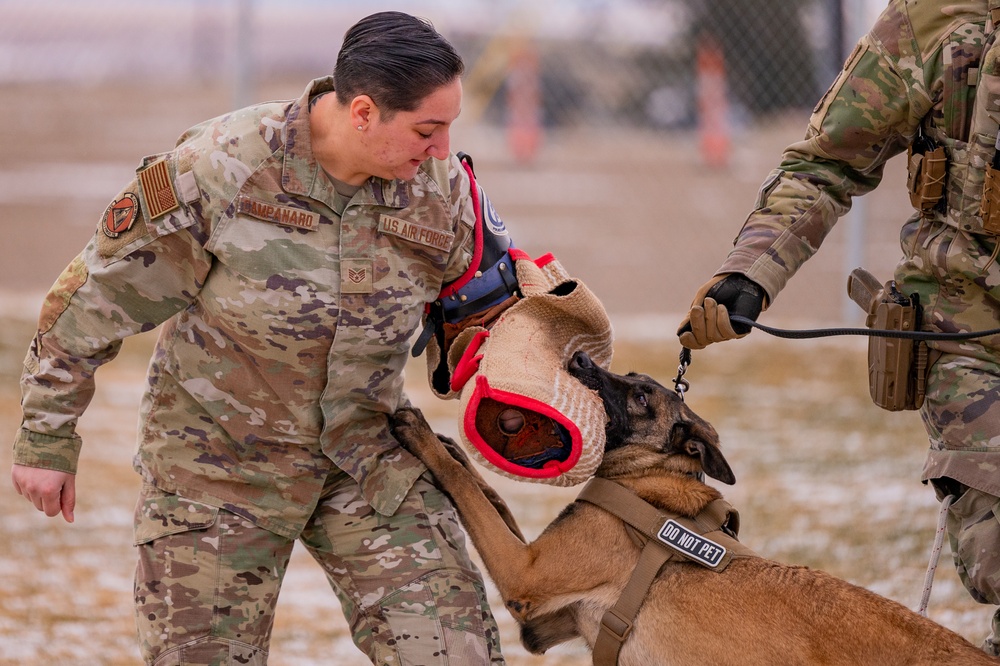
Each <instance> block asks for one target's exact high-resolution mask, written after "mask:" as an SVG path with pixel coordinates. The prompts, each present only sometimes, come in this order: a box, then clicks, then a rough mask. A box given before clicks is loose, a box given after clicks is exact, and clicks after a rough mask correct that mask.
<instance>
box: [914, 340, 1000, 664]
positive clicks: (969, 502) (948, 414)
mask: <svg viewBox="0 0 1000 666" xmlns="http://www.w3.org/2000/svg"><path fill="white" fill-rule="evenodd" d="M992 370H993V367H992V364H991V363H988V362H985V361H982V360H977V359H971V358H967V357H958V356H955V355H952V354H945V355H944V356H942V357H941V359H940V360H939V361H938V362H937V363H935V365H934V367H933V368H932V372H931V383H930V386H931V387H932V388H933V390H932V391H931V392H930V393H929V394H928V402H927V404H925V405H924V409H923V416H924V420H925V423H924V424H925V426H926V428H927V432H928V434H929V435H930V440H931V450H930V452H929V454H928V461H927V465H926V467H925V476H926V477H928V478H931V479H932V480H933V483H934V487H935V491H936V493H937V495H938V499H939V500H940V499H943V498H944V497H945V496H946V495H952V496H953V497H954V501H953V503H952V504H951V506H950V507H949V509H948V520H947V530H948V539H949V542H950V545H951V551H952V557H953V561H954V564H955V569H956V571H957V573H958V576H959V578H960V579H961V581H962V584H963V585H965V588H966V589H967V590H968V592H969V594H970V595H971V596H972V598H973V599H975V600H976V601H978V602H980V603H983V604H990V605H993V606H998V605H1000V497H998V496H997V495H996V494H994V493H996V492H997V490H996V483H997V481H996V480H995V479H996V476H997V469H998V465H1000V453H998V452H997V449H996V447H995V442H997V441H1000V437H998V436H997V435H1000V378H998V377H997V376H996V375H994V374H993V372H992ZM984 470H992V471H988V472H987V473H985V474H983V473H982V472H983V471H984ZM955 477H958V478H957V479H956V478H955ZM977 486H979V487H977ZM991 628H992V633H991V635H990V636H989V637H988V638H987V639H986V641H985V643H984V644H983V649H984V650H985V651H986V652H987V653H989V654H993V655H1000V616H998V615H997V614H996V612H995V613H994V615H993V618H992V624H991Z"/></svg>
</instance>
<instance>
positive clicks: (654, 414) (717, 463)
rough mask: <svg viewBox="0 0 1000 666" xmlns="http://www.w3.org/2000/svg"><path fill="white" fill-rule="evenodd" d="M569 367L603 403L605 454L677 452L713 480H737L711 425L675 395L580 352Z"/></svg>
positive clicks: (648, 380) (570, 371) (638, 376)
mask: <svg viewBox="0 0 1000 666" xmlns="http://www.w3.org/2000/svg"><path fill="white" fill-rule="evenodd" d="M567 369H568V371H569V373H570V374H571V375H572V376H573V377H575V378H576V379H577V380H579V381H580V382H581V383H582V384H583V385H584V386H586V387H587V388H589V389H592V390H594V391H596V392H597V394H598V395H599V396H600V397H601V401H602V402H603V403H604V411H605V412H606V413H607V417H608V423H607V425H606V426H605V433H606V440H607V441H606V443H605V446H604V450H605V453H606V454H607V453H609V452H611V451H614V450H616V449H620V448H622V447H625V446H638V447H641V448H642V449H645V450H646V451H647V452H649V453H656V454H660V455H663V454H666V455H668V456H677V455H680V456H684V457H687V458H690V459H691V460H692V464H694V466H695V468H700V471H704V472H705V473H706V474H707V475H709V476H711V477H712V478H714V479H718V480H719V481H722V482H723V483H728V484H732V483H735V482H736V477H735V476H734V475H733V471H732V469H731V468H730V467H729V463H728V462H726V459H725V458H724V457H723V455H722V452H721V451H720V450H719V448H718V442H719V436H718V434H717V433H716V432H715V429H714V428H713V427H712V426H711V425H710V424H709V423H707V422H706V421H704V420H703V419H702V418H701V417H699V416H698V415H697V414H695V413H694V412H693V411H692V410H691V409H690V408H689V407H688V406H687V405H685V404H684V402H683V401H682V400H681V399H680V397H679V396H678V395H677V394H676V393H674V392H673V391H671V390H669V389H667V388H665V387H664V386H663V385H662V384H660V383H659V382H657V381H656V380H654V379H652V378H651V377H648V376H646V375H640V374H637V373H629V374H627V375H618V374H615V373H613V372H609V371H608V370H605V369H604V368H601V367H600V366H598V365H596V364H595V363H594V362H593V361H592V360H591V359H590V357H589V356H587V354H585V353H584V352H576V353H575V354H574V355H573V358H572V359H571V360H570V363H569V366H568V368H567ZM637 455H638V452H637ZM685 464H687V463H685Z"/></svg>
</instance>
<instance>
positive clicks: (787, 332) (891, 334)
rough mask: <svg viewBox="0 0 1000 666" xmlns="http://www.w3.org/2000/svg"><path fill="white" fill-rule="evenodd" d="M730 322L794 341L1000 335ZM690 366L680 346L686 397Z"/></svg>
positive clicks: (680, 391)
mask: <svg viewBox="0 0 1000 666" xmlns="http://www.w3.org/2000/svg"><path fill="white" fill-rule="evenodd" d="M729 321H731V322H734V323H737V324H743V325H744V326H750V327H752V328H756V329H759V330H761V331H764V332H765V333H767V334H768V335H773V336H774V337H776V338H786V339H791V340H805V339H809V338H830V337H834V336H839V335H862V336H866V337H869V338H899V339H902V340H923V341H927V340H937V341H939V342H944V341H962V340H975V339H976V338H986V337H989V336H992V335H1000V328H991V329H989V330H986V331H969V332H967V333H935V332H933V331H889V330H885V329H880V328H806V329H800V330H791V329H787V328H774V327H773V326H765V325H764V324H758V323H757V322H755V321H754V320H753V319H750V318H748V317H744V316H743V315H729ZM689 365H691V350H690V349H688V348H687V347H682V348H681V354H680V365H678V366H677V376H676V377H674V391H675V392H676V393H677V395H678V396H680V399H681V400H682V401H683V400H684V394H685V393H686V392H687V391H688V389H690V388H691V383H690V382H689V381H688V380H686V379H684V373H685V372H686V371H687V369H688V366H689Z"/></svg>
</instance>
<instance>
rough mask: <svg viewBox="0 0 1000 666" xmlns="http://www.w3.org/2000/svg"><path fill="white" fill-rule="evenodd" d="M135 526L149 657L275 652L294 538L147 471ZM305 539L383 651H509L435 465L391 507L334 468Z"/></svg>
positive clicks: (427, 658)
mask: <svg viewBox="0 0 1000 666" xmlns="http://www.w3.org/2000/svg"><path fill="white" fill-rule="evenodd" d="M135 539H136V545H137V549H138V566H137V569H136V580H135V612H136V625H137V629H138V633H139V642H140V646H141V651H142V655H143V658H144V660H145V662H146V663H147V664H155V665H156V666H168V665H169V666H175V665H176V666H180V665H181V664H184V665H187V664H206V665H207V664H212V665H220V666H221V665H228V664H243V665H247V664H249V665H252V666H260V665H263V664H266V663H267V654H268V644H269V641H270V637H271V628H272V625H273V620H274V610H275V604H276V603H277V600H278V592H279V590H280V588H281V582H282V578H283V577H284V574H285V570H286V569H287V567H288V562H289V558H290V557H291V552H292V548H293V546H294V545H295V541H294V540H291V539H287V538H285V537H282V536H278V535H276V534H274V533H272V532H269V531H267V530H264V529H261V528H259V527H256V526H255V525H253V524H252V523H250V522H248V521H247V520H245V519H243V518H241V517H239V516H236V515H235V514H232V513H230V512H228V511H225V510H222V509H218V508H216V507H212V506H208V505H205V504H201V503H199V502H193V501H190V500H186V499H184V498H182V497H179V496H177V495H171V494H168V493H164V492H162V491H160V490H158V489H156V488H155V487H153V486H151V485H148V484H147V485H145V486H144V488H143V490H142V493H141V495H140V498H139V502H138V505H137V508H136V516H135ZM299 541H300V542H301V543H302V545H304V546H305V548H306V549H307V550H308V551H309V553H310V554H311V555H312V556H313V558H314V559H315V560H316V561H317V562H318V563H319V564H320V565H321V566H322V568H323V570H324V571H325V572H326V576H327V579H328V581H329V583H330V585H331V587H332V588H333V590H334V592H335V593H336V594H337V596H338V598H339V599H340V602H341V606H342V607H343V610H344V615H345V617H346V618H347V620H348V623H349V625H350V628H351V632H352V634H353V638H354V642H355V644H356V645H357V646H358V647H359V648H360V649H361V650H362V651H363V652H364V653H365V654H366V655H367V656H368V658H369V659H370V660H371V662H372V663H373V664H378V665H379V666H381V665H383V664H384V665H390V664H391V665H393V666H410V665H446V664H450V665H452V666H459V665H461V666H464V665H467V664H468V665H476V664H491V665H493V666H500V665H502V664H503V663H504V662H503V658H502V656H501V654H500V645H499V634H498V631H497V626H496V623H495V621H494V619H493V616H492V614H491V612H490V609H489V606H488V604H487V601H486V593H485V590H484V587H483V582H482V577H481V575H480V574H479V572H478V571H477V569H476V567H475V565H474V564H473V563H472V562H471V561H470V559H469V555H468V552H467V550H466V547H465V538H464V534H463V532H462V530H461V527H460V526H459V523H458V521H457V517H456V514H455V511H454V508H453V507H452V506H451V504H450V503H449V502H448V500H447V499H446V498H445V497H444V495H443V494H442V493H441V492H440V490H438V489H437V488H436V487H435V486H434V485H433V484H432V483H430V481H428V480H427V475H426V474H425V476H424V477H421V478H420V479H418V480H417V483H416V484H415V485H414V487H413V488H412V489H411V490H410V493H409V495H408V496H407V498H406V500H405V501H404V503H403V505H402V506H401V507H400V508H399V510H398V511H397V512H396V513H395V514H394V515H393V516H391V517H390V516H382V515H380V514H378V513H377V512H375V510H374V509H372V508H371V506H370V505H369V504H368V503H367V502H366V501H365V500H364V498H362V497H361V495H360V494H359V492H358V487H357V484H356V483H355V482H354V481H353V480H352V479H351V478H350V477H349V476H347V475H346V474H343V473H338V474H335V475H333V476H332V478H331V479H330V480H328V482H327V485H326V487H325V489H324V494H323V497H322V498H321V500H320V503H319V505H318V506H317V508H316V510H315V512H314V514H313V517H312V519H311V520H310V521H309V523H308V524H307V526H306V528H305V529H304V530H303V532H302V534H301V536H300V537H299Z"/></svg>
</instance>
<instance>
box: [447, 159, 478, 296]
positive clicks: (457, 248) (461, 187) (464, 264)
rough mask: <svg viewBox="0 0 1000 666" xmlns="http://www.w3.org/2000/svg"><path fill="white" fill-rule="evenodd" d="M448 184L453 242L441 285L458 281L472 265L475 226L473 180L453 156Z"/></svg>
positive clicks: (449, 163) (449, 164) (449, 168)
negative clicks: (453, 232)
mask: <svg viewBox="0 0 1000 666" xmlns="http://www.w3.org/2000/svg"><path fill="white" fill-rule="evenodd" d="M448 183H449V185H450V193H449V195H450V201H449V204H450V205H451V212H452V219H454V220H455V222H456V225H455V242H454V243H453V244H452V250H451V257H450V258H449V260H448V266H447V267H446V268H445V273H444V284H448V283H449V282H454V281H455V280H457V279H458V278H460V277H461V276H462V275H463V274H464V273H465V272H466V271H467V270H468V269H469V266H470V265H471V264H472V257H473V255H474V254H475V249H476V248H475V245H476V238H475V233H474V231H473V230H474V229H475V224H476V210H475V207H474V206H473V205H472V195H471V190H472V181H470V180H469V174H467V173H466V172H465V168H463V167H462V164H461V162H460V161H459V160H458V157H456V156H454V155H452V156H450V157H449V160H448Z"/></svg>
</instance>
